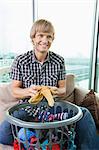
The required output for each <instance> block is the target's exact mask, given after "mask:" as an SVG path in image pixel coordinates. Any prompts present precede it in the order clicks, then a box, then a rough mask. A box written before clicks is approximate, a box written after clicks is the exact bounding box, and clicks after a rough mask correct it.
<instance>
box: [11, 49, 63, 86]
mask: <svg viewBox="0 0 99 150" xmlns="http://www.w3.org/2000/svg"><path fill="white" fill-rule="evenodd" d="M10 77H11V79H12V80H19V81H22V87H23V88H26V87H29V86H31V85H46V86H58V85H57V84H58V81H59V80H64V79H65V64H64V59H63V57H61V56H60V55H58V54H55V53H53V52H51V51H49V53H48V56H47V58H46V60H45V62H44V63H43V64H41V63H40V62H39V61H38V60H37V59H36V57H35V54H34V51H33V50H31V51H28V52H27V53H25V54H23V55H19V56H18V57H16V59H15V60H14V62H13V64H12V67H11V73H10Z"/></svg>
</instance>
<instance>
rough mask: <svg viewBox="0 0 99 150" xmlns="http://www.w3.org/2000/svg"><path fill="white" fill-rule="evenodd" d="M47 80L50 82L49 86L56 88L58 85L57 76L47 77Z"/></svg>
mask: <svg viewBox="0 0 99 150" xmlns="http://www.w3.org/2000/svg"><path fill="white" fill-rule="evenodd" d="M48 80H49V82H50V86H57V84H58V76H57V74H51V75H50V76H48Z"/></svg>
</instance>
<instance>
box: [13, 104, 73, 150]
mask: <svg viewBox="0 0 99 150" xmlns="http://www.w3.org/2000/svg"><path fill="white" fill-rule="evenodd" d="M20 113H23V114H22V117H21V119H22V120H24V121H30V122H55V121H61V120H65V119H69V118H71V117H73V115H74V114H73V111H72V110H69V111H68V109H67V108H66V109H64V110H62V108H61V106H57V107H54V106H53V107H48V106H47V105H40V106H35V107H33V106H31V105H28V106H26V107H25V108H20V109H19V110H17V111H15V112H14V113H13V116H17V118H19V117H18V116H19V114H20ZM23 116H24V118H23ZM71 129H72V130H71ZM58 130H59V131H58ZM40 132H41V133H40V134H41V136H38V135H37V133H36V131H35V130H34V129H24V128H19V130H18V139H19V140H20V144H19V143H18V142H19V141H18V140H17V139H15V141H14V144H13V145H14V150H20V149H19V147H21V150H50V148H49V142H50V140H49V139H50V138H51V142H52V150H60V149H61V148H60V143H59V141H60V139H61V136H63V137H62V138H63V144H62V147H63V148H62V150H67V149H69V150H75V149H76V146H75V144H74V138H75V131H74V128H70V129H69V128H68V127H67V128H66V127H64V129H63V127H62V129H61V128H57V129H56V128H53V131H52V133H51V136H50V138H49V135H50V131H49V129H46V130H44V129H43V130H40ZM38 137H39V142H40V148H38V147H37V144H36V143H37V142H38ZM26 141H27V142H28V149H27V144H26ZM31 144H32V145H31Z"/></svg>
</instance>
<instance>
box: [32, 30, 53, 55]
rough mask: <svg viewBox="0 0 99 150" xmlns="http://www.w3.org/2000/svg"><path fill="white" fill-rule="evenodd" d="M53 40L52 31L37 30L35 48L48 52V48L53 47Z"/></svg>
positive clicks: (34, 40)
mask: <svg viewBox="0 0 99 150" xmlns="http://www.w3.org/2000/svg"><path fill="white" fill-rule="evenodd" d="M52 42H53V34H52V33H43V32H37V33H36V35H35V37H34V38H33V44H34V48H35V50H36V51H38V52H40V53H46V52H48V49H49V48H50V47H51V44H52Z"/></svg>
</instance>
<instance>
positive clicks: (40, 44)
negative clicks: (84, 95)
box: [0, 19, 96, 150]
mask: <svg viewBox="0 0 99 150" xmlns="http://www.w3.org/2000/svg"><path fill="white" fill-rule="evenodd" d="M54 36H55V32H54V27H53V25H52V24H51V22H49V21H47V20H45V19H40V20H37V21H36V22H35V23H34V24H33V26H32V28H31V32H30V38H31V40H32V43H33V50H31V51H28V52H26V53H25V54H22V55H19V56H18V57H17V58H16V59H15V60H14V62H13V64H12V67H11V79H12V92H13V95H14V97H16V98H17V99H18V101H20V102H27V101H28V100H29V99H30V98H31V97H34V96H35V95H36V93H37V92H38V91H39V90H40V87H41V86H42V85H43V86H47V87H49V88H52V90H53V93H52V94H53V96H58V97H63V96H64V95H65V92H66V86H65V73H66V72H65V63H64V58H63V57H61V56H60V55H58V54H56V53H54V52H52V51H49V48H50V47H51V44H52V42H53V40H54ZM82 111H83V117H82V119H81V120H80V121H79V122H77V126H76V133H77V134H76V139H75V141H76V144H77V148H78V149H80V150H91V149H94V148H95V136H96V127H95V123H94V120H93V118H92V116H91V114H90V112H89V111H88V110H87V109H85V108H82ZM17 117H18V118H22V114H21V113H19V116H17ZM0 143H2V144H13V135H12V131H11V125H10V123H8V122H7V121H4V122H3V123H2V124H1V125H0Z"/></svg>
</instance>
